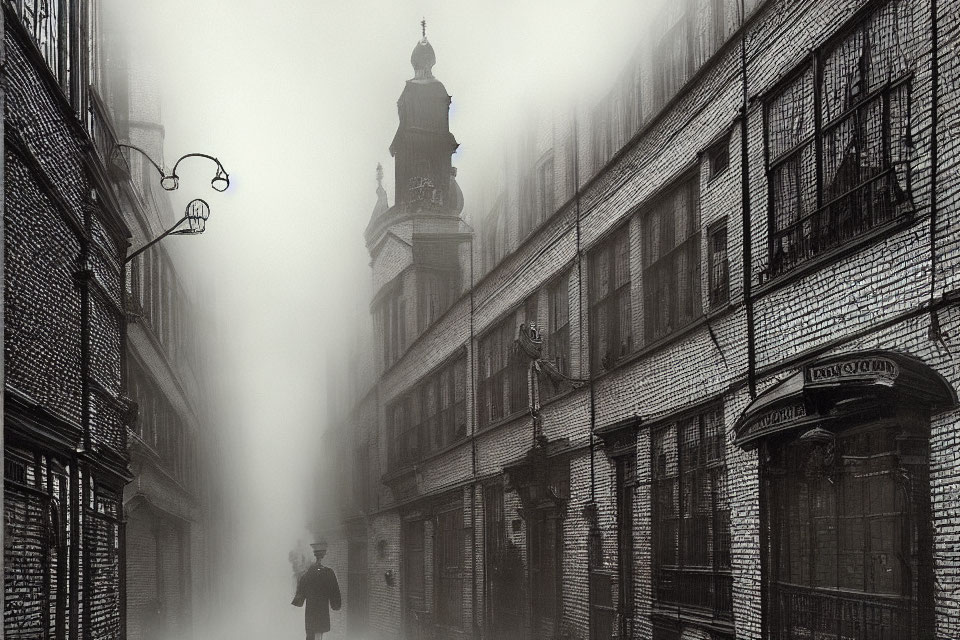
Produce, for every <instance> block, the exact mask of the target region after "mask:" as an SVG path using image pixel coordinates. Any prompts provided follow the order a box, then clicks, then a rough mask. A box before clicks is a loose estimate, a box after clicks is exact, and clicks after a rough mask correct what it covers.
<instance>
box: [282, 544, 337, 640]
mask: <svg viewBox="0 0 960 640" xmlns="http://www.w3.org/2000/svg"><path fill="white" fill-rule="evenodd" d="M310 546H311V547H313V555H314V557H315V558H316V559H317V561H316V562H315V563H314V564H313V566H312V567H310V568H309V569H307V571H306V572H305V573H304V574H303V575H302V576H300V579H299V580H298V581H297V593H296V595H295V596H293V602H291V603H290V604H292V605H293V606H295V607H302V606H303V605H304V604H306V605H307V607H306V609H305V610H304V626H305V628H306V631H307V640H316V637H317V634H318V633H319V634H320V638H321V640H322V638H323V634H324V633H326V632H327V631H330V609H333V610H334V611H339V610H340V585H339V584H337V575H336V574H335V573H334V572H333V569H331V568H330V567H325V566H323V557H324V556H325V555H326V554H327V542H326V540H320V541H319V542H316V543H314V544H311V545H310Z"/></svg>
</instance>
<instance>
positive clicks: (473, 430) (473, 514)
mask: <svg viewBox="0 0 960 640" xmlns="http://www.w3.org/2000/svg"><path fill="white" fill-rule="evenodd" d="M474 233H475V232H474V230H473V227H470V342H469V344H468V345H467V346H468V347H469V349H470V395H471V400H470V401H471V402H472V403H473V409H474V410H473V411H471V412H470V416H471V422H472V425H471V427H470V435H471V438H470V456H471V464H472V465H473V484H472V485H471V487H470V528H471V530H472V532H473V535H472V536H471V540H470V544H471V546H473V567H472V573H471V576H470V598H471V609H470V616H471V619H472V623H473V637H474V638H476V637H478V634H477V631H478V625H477V438H476V435H477V418H476V416H477V407H476V405H477V389H476V370H475V368H474V345H473V330H474V326H473V321H474V318H473V304H474V298H473V236H474Z"/></svg>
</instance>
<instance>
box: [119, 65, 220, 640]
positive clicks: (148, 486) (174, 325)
mask: <svg viewBox="0 0 960 640" xmlns="http://www.w3.org/2000/svg"><path fill="white" fill-rule="evenodd" d="M128 75H131V76H133V75H135V74H133V73H128ZM153 94H154V92H153V91H150V90H148V89H147V88H145V87H140V90H139V91H137V92H131V94H130V96H129V99H128V101H127V114H125V115H126V117H124V118H123V121H124V122H125V123H126V126H125V134H126V135H125V142H128V143H129V144H132V145H134V146H137V147H138V148H141V149H144V150H145V151H147V152H148V153H149V154H150V155H151V156H152V157H154V158H162V157H164V153H163V135H164V129H163V127H162V126H161V125H159V124H151V123H157V122H158V121H159V120H160V117H159V116H160V114H159V108H158V106H157V105H158V100H157V96H156V95H153ZM128 161H129V165H130V175H131V179H130V180H129V181H127V182H126V183H125V184H124V187H125V189H124V205H125V206H124V211H125V212H128V213H127V223H128V225H129V227H130V230H131V234H132V238H131V247H132V248H138V247H141V246H143V245H145V244H146V243H147V242H148V241H150V240H151V239H153V238H156V237H158V236H159V235H160V234H161V233H163V231H164V230H165V229H166V228H169V227H170V226H171V225H173V223H174V222H175V221H176V220H177V219H178V217H177V216H176V214H177V213H179V212H175V211H174V210H173V208H172V206H171V203H170V198H169V195H168V194H167V193H166V192H165V191H163V189H162V188H161V187H160V184H159V180H158V176H157V172H156V169H155V168H154V167H153V166H152V165H151V164H150V163H149V162H148V161H147V160H146V159H145V158H144V157H143V156H142V155H141V154H139V153H136V152H130V153H129V154H128ZM182 268H183V267H182V266H181V265H178V264H177V262H176V260H175V259H174V256H173V255H171V253H170V252H169V251H168V250H167V247H166V246H165V244H164V243H160V244H156V245H154V246H153V247H151V248H150V249H148V250H147V251H146V252H144V253H142V254H140V255H139V256H137V257H136V258H134V259H133V260H132V261H131V262H130V263H129V264H128V277H127V298H126V300H127V321H128V323H127V359H126V370H127V389H128V391H127V393H128V395H129V397H130V398H131V400H133V401H134V402H136V404H137V407H138V414H137V420H136V421H135V422H134V423H133V424H132V428H131V431H130V433H129V434H128V437H129V443H130V444H129V452H130V468H131V471H132V474H133V479H132V480H131V482H130V483H129V484H128V485H127V486H126V488H125V490H124V514H125V516H126V522H127V524H126V526H127V532H126V543H127V638H129V639H130V640H139V639H145V640H149V639H150V638H165V637H171V636H175V637H178V638H189V637H191V634H192V631H193V626H194V619H195V617H196V616H198V615H201V614H202V607H203V604H204V597H205V596H206V594H207V591H208V589H209V575H208V574H209V569H210V567H209V562H208V560H209V557H210V554H209V553H208V548H207V545H208V526H207V525H208V524H209V514H208V512H207V509H206V507H207V506H208V504H207V503H208V500H207V498H208V491H207V490H210V489H212V485H211V484H210V483H209V482H208V481H209V478H208V477H207V475H208V474H207V472H208V471H210V466H209V465H210V462H211V461H210V460H209V459H207V457H206V456H205V455H204V454H203V453H202V452H203V451H204V450H205V449H204V447H203V443H204V442H205V441H206V438H207V436H208V434H205V433H204V430H203V428H202V425H203V420H202V418H201V417H200V416H201V415H202V414H203V408H202V406H201V404H200V403H201V402H202V397H201V396H200V394H199V393H198V391H199V390H200V389H201V385H200V383H199V379H198V378H199V374H198V373H197V372H198V370H199V360H200V358H201V355H200V353H201V351H200V350H199V341H198V340H197V338H196V335H195V333H194V331H195V327H196V322H195V319H194V318H193V313H192V305H191V301H190V298H189V296H188V294H187V291H186V290H185V288H184V284H183V277H182V275H181V270H182ZM204 488H206V490H205V489H204Z"/></svg>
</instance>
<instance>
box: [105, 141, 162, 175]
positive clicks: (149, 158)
mask: <svg viewBox="0 0 960 640" xmlns="http://www.w3.org/2000/svg"><path fill="white" fill-rule="evenodd" d="M117 148H118V149H133V150H134V151H136V152H138V153H139V154H140V155H142V156H143V157H144V158H146V159H147V161H148V162H149V163H150V164H152V165H153V168H154V169H156V170H157V173H159V174H160V177H161V178H163V177H164V176H165V175H166V174H165V173H164V171H163V168H162V167H161V166H160V165H159V164H157V163H156V161H155V160H154V159H153V158H151V157H150V154H148V153H147V152H146V151H144V150H143V149H141V148H140V147H135V146H133V145H132V144H123V143H122V142H118V143H117Z"/></svg>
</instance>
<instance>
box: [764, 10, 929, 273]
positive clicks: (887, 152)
mask: <svg viewBox="0 0 960 640" xmlns="http://www.w3.org/2000/svg"><path fill="white" fill-rule="evenodd" d="M906 4H907V3H905V2H901V0H886V1H884V2H880V3H869V4H867V5H866V6H864V7H862V8H861V9H860V10H858V11H857V12H856V14H855V15H854V16H853V17H851V18H850V19H849V20H848V21H846V22H845V23H844V25H843V26H842V27H841V28H840V29H838V30H837V31H836V32H835V33H834V34H833V35H831V36H830V37H829V38H828V39H827V40H826V41H825V42H824V43H823V45H822V46H820V47H818V48H816V49H813V50H812V51H811V53H810V54H809V55H808V56H806V57H805V58H804V60H803V61H802V62H801V63H800V64H798V65H797V66H796V68H794V69H793V70H791V72H790V73H789V74H787V75H786V76H785V77H784V78H783V79H782V80H780V81H778V82H777V83H776V84H775V85H774V86H773V87H771V88H770V89H769V90H767V91H766V92H765V94H764V95H763V98H762V102H763V125H764V130H763V134H764V164H765V167H766V174H767V202H768V207H767V223H768V227H767V228H768V232H767V256H766V260H767V264H766V266H765V268H764V270H763V271H762V272H761V275H760V278H761V284H765V283H766V282H768V281H770V280H776V279H779V278H781V277H783V276H786V275H787V274H790V273H793V272H795V271H796V272H802V270H803V269H804V267H805V266H807V265H810V264H817V263H818V262H820V261H822V260H829V258H830V256H835V255H836V254H837V253H842V252H843V251H844V250H845V249H854V248H856V247H858V246H860V245H861V244H862V243H863V242H865V241H867V240H869V239H870V238H871V237H874V234H878V233H883V232H884V230H889V229H891V228H893V227H895V226H897V224H898V223H899V222H901V221H903V220H904V219H905V218H906V217H907V216H909V215H910V214H911V213H912V211H913V203H912V163H911V162H910V161H909V149H908V147H909V145H908V144H907V143H906V142H903V141H902V140H901V142H900V143H901V144H902V145H903V148H902V149H901V150H900V155H899V158H897V159H895V158H894V155H895V152H894V151H893V146H894V144H895V142H896V140H897V136H896V132H897V131H899V130H902V129H904V127H905V128H906V130H907V131H908V134H909V129H910V127H911V126H912V122H913V108H912V90H913V71H912V70H911V68H910V63H909V59H907V60H903V61H902V62H904V64H902V65H899V62H898V61H895V60H894V59H893V58H894V56H891V58H890V59H888V60H886V61H887V63H888V66H887V67H881V66H879V65H877V66H871V67H870V68H868V69H866V70H865V76H862V77H859V78H856V79H854V80H851V81H850V85H847V86H844V88H845V89H850V88H851V86H852V85H853V84H855V83H856V82H858V81H864V82H867V83H869V78H870V77H871V75H877V70H878V69H881V70H882V69H886V71H887V73H886V76H887V80H886V81H884V82H882V83H879V84H877V86H874V87H867V88H866V91H864V92H863V93H860V94H859V95H858V97H857V98H856V99H853V100H852V101H851V102H850V103H849V104H845V105H843V106H841V107H834V108H835V109H837V111H836V113H835V114H833V115H832V116H831V117H828V113H827V112H828V109H829V108H830V107H829V106H828V105H827V102H828V101H831V100H834V99H835V97H832V98H828V97H826V94H827V93H828V92H827V91H826V90H825V89H826V84H827V82H828V81H829V79H828V75H827V74H826V72H825V70H826V68H827V67H828V66H829V65H830V63H831V62H832V61H833V60H834V58H833V57H834V56H835V55H839V53H838V52H840V51H841V50H842V49H843V47H844V45H845V44H846V43H847V42H849V41H850V40H851V38H855V37H856V36H857V35H858V34H868V33H870V34H872V33H873V25H874V22H875V21H876V20H877V19H878V18H880V17H881V16H884V15H885V12H887V11H891V12H893V13H894V14H895V16H896V19H897V20H899V17H900V15H901V12H904V11H906V9H905V6H906ZM882 35H883V34H882ZM863 42H864V43H868V42H869V38H867V37H864V38H863ZM865 46H869V45H868V44H867V45H865ZM911 54H912V52H911ZM904 57H905V58H910V59H912V57H911V55H910V54H904ZM913 57H915V56H913ZM857 64H859V62H858V63H857ZM898 65H899V68H897V67H898ZM837 68H838V69H840V68H841V67H837ZM842 68H843V69H847V70H849V69H850V68H851V67H850V66H845V67H842ZM808 75H809V84H810V86H809V87H804V86H803V82H804V79H805V76H808ZM881 75H882V74H881ZM831 77H833V78H834V79H835V77H836V74H835V75H834V76H831ZM840 84H841V83H839V82H836V87H835V88H839V87H840ZM791 91H796V92H798V95H799V100H801V101H802V100H809V101H810V110H811V111H812V114H811V118H812V122H811V123H810V124H809V128H810V132H809V133H808V134H806V135H805V136H803V137H802V138H798V139H795V140H794V141H793V142H792V144H791V145H790V146H785V147H784V148H783V149H782V150H779V153H777V149H776V148H775V146H776V140H775V127H774V125H773V122H774V117H775V116H777V115H783V114H780V113H778V112H777V111H776V110H775V108H776V106H777V101H778V100H780V99H782V98H784V97H785V96H787V94H788V93H789V92H791ZM900 92H902V93H903V95H900ZM837 100H839V99H837ZM896 100H902V101H903V105H902V107H901V109H900V110H899V112H898V114H897V116H893V115H891V114H892V111H893V109H892V106H891V105H892V104H893V103H894V102H895V101H896ZM874 103H877V104H879V105H880V108H879V114H880V115H879V120H880V126H879V127H878V129H879V131H880V133H879V134H876V135H874V136H871V134H869V133H868V134H862V133H858V134H857V136H861V135H862V136H863V137H862V138H858V140H859V142H860V143H862V144H863V145H864V147H865V148H867V149H868V150H869V147H870V145H871V144H873V145H874V146H878V147H879V148H880V152H879V155H877V154H876V149H874V152H875V153H874V159H876V158H877V157H880V158H881V162H882V163H883V166H882V167H874V169H876V173H875V174H874V175H872V176H869V177H867V178H863V177H860V178H857V179H856V180H854V182H853V183H851V184H853V186H852V187H850V188H848V187H849V185H845V186H844V190H843V191H842V192H841V193H840V195H836V193H835V192H834V193H831V194H829V195H828V193H827V192H828V191H829V190H830V189H831V187H833V186H834V185H836V183H837V181H838V177H837V176H838V175H839V174H840V172H841V170H842V169H843V167H842V165H844V163H845V162H846V160H847V158H849V157H853V156H852V155H851V154H850V152H849V150H848V151H844V152H843V153H842V154H841V155H842V156H843V158H842V159H839V160H838V159H837V157H833V156H835V155H836V154H835V153H834V154H833V156H830V155H829V154H828V153H827V151H825V147H826V146H831V145H830V144H829V143H830V142H833V141H835V139H834V138H831V137H830V136H831V135H832V134H834V133H836V132H837V131H839V130H840V129H841V128H842V127H843V125H844V124H846V123H847V122H848V121H854V122H860V120H861V118H864V117H867V118H868V117H869V114H868V115H867V116H863V115H862V113H861V112H862V111H867V110H869V109H870V107H871V106H873V104H874ZM897 118H899V119H897ZM898 124H899V125H900V126H899V127H897V126H894V125H898ZM857 126H859V125H857ZM841 134H842V132H841ZM784 137H785V139H787V140H788V142H789V138H788V137H787V136H784ZM901 137H902V136H901ZM851 140H853V135H852V134H851ZM848 146H849V145H848ZM857 149H858V150H859V153H858V154H853V155H861V154H862V155H865V154H866V152H864V151H863V150H862V149H860V147H857ZM805 153H806V154H809V155H812V160H811V159H809V158H808V159H804V154H805ZM828 159H830V160H831V161H833V162H836V164H837V167H836V171H835V172H834V176H833V179H832V180H831V179H830V178H828V177H827V175H826V173H827V171H828V170H827V168H826V167H825V164H826V161H827V160H828ZM791 164H795V165H796V168H795V169H793V170H792V172H793V173H794V174H795V175H794V176H793V178H792V179H793V180H794V181H795V182H796V186H795V189H794V190H795V191H796V194H795V195H793V196H789V197H788V196H779V199H778V182H777V180H778V179H780V176H781V175H783V176H788V177H789V175H788V174H789V172H790V170H789V166H790V165H791ZM807 165H812V167H811V166H807ZM858 166H859V165H858ZM804 171H806V172H807V175H805V174H804ZM901 171H902V176H901V175H900V172H901ZM788 182H789V181H788ZM807 183H810V184H807ZM881 183H882V184H881ZM878 184H880V187H879V189H880V190H885V191H887V192H888V195H887V199H882V198H881V199H879V200H877V201H875V200H874V198H875V197H876V196H875V195H874V197H871V198H868V200H869V202H868V203H867V207H865V208H866V209H867V210H868V213H867V214H862V213H861V214H860V215H859V216H858V215H856V214H850V215H849V217H850V220H843V218H846V217H848V216H846V215H844V213H843V212H844V211H848V212H849V211H860V210H861V208H859V207H855V206H848V207H847V208H846V209H844V208H843V202H842V201H844V200H845V199H847V198H857V197H862V196H864V194H872V193H873V190H875V189H878V187H877V186H876V185H878ZM780 187H781V188H783V186H782V185H780ZM891 195H892V196H893V197H890V196H891ZM877 202H880V203H881V205H882V207H884V208H889V210H886V211H881V212H880V213H879V214H877V213H876V212H875V211H874V208H875V207H876V205H877ZM791 203H792V207H795V215H793V216H788V217H791V218H795V219H794V220H793V221H791V222H784V223H783V224H782V225H781V224H780V220H779V219H778V218H784V211H787V212H788V213H789V211H790V205H791ZM834 207H836V209H833V208H834ZM832 209H833V210H832ZM837 211H839V213H837ZM838 218H840V220H839V222H838V220H837V219H838ZM854 218H855V219H854ZM873 218H878V220H873ZM864 219H867V222H866V225H865V226H864V228H854V229H852V230H850V229H849V228H848V229H846V230H844V227H843V225H845V224H846V225H850V224H852V225H853V226H854V227H856V226H860V225H861V224H862V223H863V222H864ZM851 220H852V223H851ZM837 224H839V225H840V226H839V227H838V226H836V225H837ZM791 229H793V231H792V232H791ZM791 233H793V234H794V236H795V237H793V238H791V237H790V234H791ZM844 235H846V236H847V237H843V236H844ZM784 245H787V247H788V248H786V249H785V248H784ZM798 254H799V255H798Z"/></svg>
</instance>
